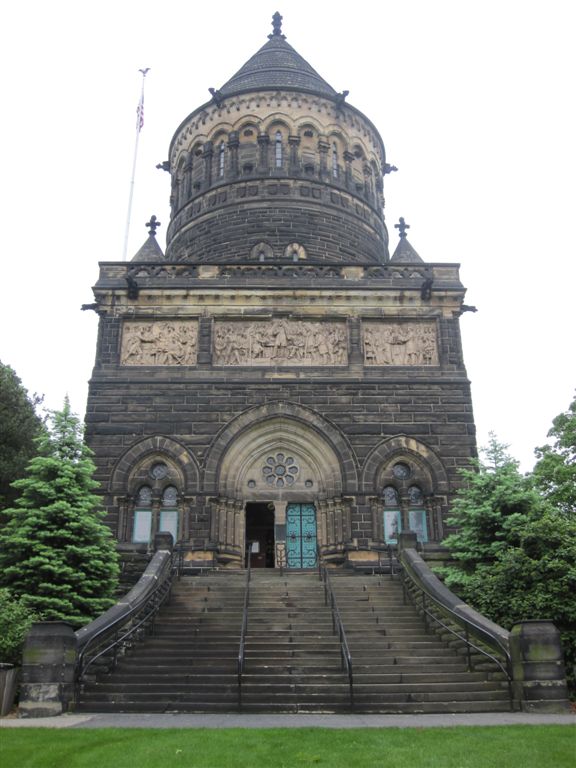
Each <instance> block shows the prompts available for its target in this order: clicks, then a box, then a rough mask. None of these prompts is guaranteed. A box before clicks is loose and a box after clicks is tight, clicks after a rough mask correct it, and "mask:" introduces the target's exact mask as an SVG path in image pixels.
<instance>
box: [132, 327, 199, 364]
mask: <svg viewBox="0 0 576 768" xmlns="http://www.w3.org/2000/svg"><path fill="white" fill-rule="evenodd" d="M197 346H198V323H197V321H196V320H167V321H148V322H146V321H142V322H137V321H132V320H126V321H125V322H124V325H123V326H122V347H121V351H120V364H121V365H196V352H197Z"/></svg>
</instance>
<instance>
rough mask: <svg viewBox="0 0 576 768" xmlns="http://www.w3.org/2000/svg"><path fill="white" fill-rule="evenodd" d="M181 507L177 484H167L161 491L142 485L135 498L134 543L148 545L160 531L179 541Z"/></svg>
mask: <svg viewBox="0 0 576 768" xmlns="http://www.w3.org/2000/svg"><path fill="white" fill-rule="evenodd" d="M157 466H158V467H161V465H160V464H159V465H157ZM152 469H153V470H154V467H153V468H152ZM158 471H159V470H158ZM159 479H160V478H159ZM180 507H181V503H180V494H179V492H178V489H177V488H176V486H175V485H166V486H165V487H164V488H163V489H162V490H160V491H157V490H153V489H152V487H151V486H150V485H141V486H140V487H139V489H138V491H137V493H136V497H135V499H134V515H133V525H132V543H133V544H147V545H148V544H150V543H151V542H152V541H153V539H154V536H155V535H156V534H157V533H160V532H168V533H171V534H172V537H173V539H174V542H176V541H178V539H179V534H180V517H181V515H180Z"/></svg>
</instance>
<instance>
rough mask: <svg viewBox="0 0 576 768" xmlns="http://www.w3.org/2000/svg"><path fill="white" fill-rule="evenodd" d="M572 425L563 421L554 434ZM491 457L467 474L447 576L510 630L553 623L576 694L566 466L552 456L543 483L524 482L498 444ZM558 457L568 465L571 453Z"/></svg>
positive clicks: (574, 574)
mask: <svg viewBox="0 0 576 768" xmlns="http://www.w3.org/2000/svg"><path fill="white" fill-rule="evenodd" d="M573 405H574V404H573ZM562 416H565V414H562ZM559 418H560V417H559ZM566 423H567V422H566V420H564V419H562V420H561V421H560V422H559V421H558V419H556V420H555V421H554V424H555V427H554V429H555V430H556V429H559V426H561V425H566ZM568 426H570V425H569V424H568ZM553 431H554V430H553ZM566 432H567V431H566V430H564V432H563V435H564V434H566ZM572 434H573V433H572ZM540 450H541V449H540ZM563 450H564V449H563ZM483 454H484V456H485V460H484V461H481V462H477V463H476V467H475V469H473V470H466V471H464V472H463V476H464V479H465V484H464V486H463V488H462V489H461V490H460V492H459V494H458V498H457V500H456V502H455V504H454V505H453V514H452V516H451V518H450V519H449V520H448V523H449V524H450V525H454V526H456V527H457V531H456V532H455V533H453V534H452V535H450V536H448V537H447V538H446V540H445V542H444V543H445V544H446V546H447V547H448V548H449V549H450V553H451V555H452V557H453V558H454V560H455V561H456V564H455V565H452V566H448V567H446V568H444V569H442V571H441V573H442V576H443V577H444V579H445V582H446V584H447V586H449V587H450V588H451V589H453V590H454V591H455V592H457V593H458V594H459V595H460V596H461V597H462V598H463V599H464V600H466V601H467V602H469V603H470V604H471V605H473V606H474V607H475V608H476V609H477V610H479V611H480V612H482V613H484V614H485V615H487V616H488V617H489V618H491V619H492V620H493V621H495V622H497V623H498V624H501V625H502V626H504V627H507V628H508V629H510V628H511V627H512V625H513V624H515V623H517V622H519V621H524V620H527V619H548V620H550V621H553V622H554V623H555V624H556V626H557V627H558V629H559V630H560V632H561V636H562V642H563V646H564V651H565V657H566V664H567V671H568V676H569V681H570V683H571V686H572V687H574V685H575V683H576V680H575V679H574V663H575V662H576V600H574V595H575V594H576V516H575V515H574V514H567V511H568V509H569V505H568V506H567V499H568V498H569V494H570V493H571V492H573V490H574V489H573V488H572V489H570V487H569V485H570V484H569V482H565V480H566V475H565V474H564V473H563V472H561V471H559V467H560V465H561V462H560V461H557V460H556V459H554V460H553V461H552V459H551V457H552V454H553V451H552V449H550V452H548V453H547V454H546V456H545V457H544V458H545V459H546V460H547V461H546V471H544V470H543V469H542V468H541V472H542V474H541V475H540V476H537V475H536V473H535V475H534V476H531V475H522V474H521V473H520V472H519V470H518V463H517V462H516V461H515V460H514V459H512V458H511V457H510V456H509V455H508V454H507V452H506V447H505V446H502V445H501V444H499V443H498V442H497V441H496V439H495V438H494V437H493V436H492V437H491V440H490V443H489V446H488V448H487V449H486V450H485V451H484V452H483ZM556 455H558V456H561V457H562V462H564V463H566V453H557V454H556ZM572 455H573V454H572ZM549 459H550V461H548V460H549ZM551 464H553V467H552V470H550V472H548V469H549V467H550V466H551ZM543 478H553V479H552V480H551V481H550V482H544V480H543ZM558 478H561V479H562V482H561V483H560V482H558Z"/></svg>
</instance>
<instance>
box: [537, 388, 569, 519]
mask: <svg viewBox="0 0 576 768" xmlns="http://www.w3.org/2000/svg"><path fill="white" fill-rule="evenodd" d="M548 437H551V438H554V442H553V445H544V446H542V447H541V448H536V451H535V453H536V457H537V458H538V462H537V463H536V466H535V467H534V480H535V482H536V486H537V487H538V488H539V489H540V490H541V491H542V493H543V494H544V496H545V497H546V498H547V499H548V501H550V502H551V503H552V504H553V505H554V506H555V507H557V508H558V509H559V510H560V511H562V512H564V513H565V514H571V515H574V514H575V513H576V398H574V400H573V401H572V402H571V403H570V405H569V406H568V410H567V411H565V412H564V413H561V414H559V415H558V416H556V418H555V419H554V421H553V422H552V429H551V430H550V432H548Z"/></svg>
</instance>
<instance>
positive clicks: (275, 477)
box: [262, 453, 300, 488]
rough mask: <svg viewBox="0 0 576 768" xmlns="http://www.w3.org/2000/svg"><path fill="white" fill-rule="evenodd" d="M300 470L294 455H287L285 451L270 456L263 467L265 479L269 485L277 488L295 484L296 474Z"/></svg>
mask: <svg viewBox="0 0 576 768" xmlns="http://www.w3.org/2000/svg"><path fill="white" fill-rule="evenodd" d="M299 471H300V469H299V467H298V465H297V464H296V460H295V459H294V457H293V456H286V455H285V454H283V453H277V454H275V455H274V456H268V458H267V459H266V463H265V464H264V466H263V467H262V474H263V475H264V480H265V481H266V483H267V484H268V485H273V486H275V487H276V488H284V486H286V485H294V482H295V480H296V475H297V474H298V472H299Z"/></svg>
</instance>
